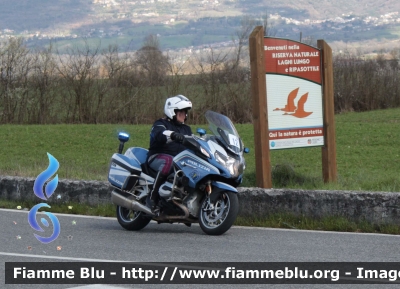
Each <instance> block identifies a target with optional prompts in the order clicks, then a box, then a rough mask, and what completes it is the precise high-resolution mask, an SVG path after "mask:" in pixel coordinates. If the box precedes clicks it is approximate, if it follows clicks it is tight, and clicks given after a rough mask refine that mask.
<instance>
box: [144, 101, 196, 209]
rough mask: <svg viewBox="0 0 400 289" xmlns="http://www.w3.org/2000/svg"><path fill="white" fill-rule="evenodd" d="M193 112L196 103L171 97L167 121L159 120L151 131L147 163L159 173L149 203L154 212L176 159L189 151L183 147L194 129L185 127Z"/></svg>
mask: <svg viewBox="0 0 400 289" xmlns="http://www.w3.org/2000/svg"><path fill="white" fill-rule="evenodd" d="M191 108H192V103H191V101H190V100H189V99H188V98H186V97H185V96H183V95H176V96H174V97H170V98H168V99H167V101H166V102H165V106H164V113H165V115H166V117H165V118H160V119H158V120H156V121H155V122H154V124H153V127H152V128H151V132H150V148H149V153H148V158H147V162H148V164H149V166H150V167H151V168H152V169H153V170H156V171H158V174H157V177H156V179H155V181H154V185H153V189H152V191H151V192H150V194H149V195H150V198H148V199H147V200H148V206H149V207H150V209H151V210H152V211H153V212H154V210H155V208H156V206H157V203H158V200H159V194H158V190H159V188H160V186H161V184H162V183H164V182H165V181H166V179H167V177H168V175H169V174H170V173H171V169H172V159H173V157H174V156H176V155H177V154H179V153H180V152H181V151H183V150H184V149H185V147H184V146H183V145H182V142H183V140H184V139H185V137H184V135H192V130H191V128H190V126H188V125H186V124H185V121H186V119H187V112H188V110H189V109H191Z"/></svg>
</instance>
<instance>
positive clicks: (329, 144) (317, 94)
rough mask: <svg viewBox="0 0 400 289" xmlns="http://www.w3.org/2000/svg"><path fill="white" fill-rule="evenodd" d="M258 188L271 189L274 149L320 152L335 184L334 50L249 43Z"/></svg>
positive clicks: (259, 34)
mask: <svg viewBox="0 0 400 289" xmlns="http://www.w3.org/2000/svg"><path fill="white" fill-rule="evenodd" d="M249 41H250V43H249V48H250V65H251V78H252V84H251V85H252V96H253V124H254V142H255V154H256V179H257V186H258V187H262V188H271V187H272V180H271V165H270V150H275V149H287V148H301V147H303V148H304V147H316V146H321V147H322V167H323V177H324V181H325V182H332V181H336V178H337V174H336V141H335V124H334V106H333V71H332V51H331V49H330V47H329V46H328V45H327V44H326V43H325V41H323V40H318V48H315V47H312V46H309V45H306V44H304V43H301V42H297V41H292V40H288V39H282V38H274V37H264V35H263V28H262V27H261V26H258V27H256V28H255V29H254V30H253V32H252V34H251V35H250V39H249Z"/></svg>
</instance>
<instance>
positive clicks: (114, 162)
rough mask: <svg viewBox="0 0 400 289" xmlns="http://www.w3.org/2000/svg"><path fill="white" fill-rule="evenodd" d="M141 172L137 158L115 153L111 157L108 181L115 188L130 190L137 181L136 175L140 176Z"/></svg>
mask: <svg viewBox="0 0 400 289" xmlns="http://www.w3.org/2000/svg"><path fill="white" fill-rule="evenodd" d="M141 172H142V168H141V167H140V164H139V162H138V161H137V160H135V159H131V158H128V157H127V156H125V155H122V154H117V153H115V154H113V156H112V157H111V163H110V169H109V172H108V181H109V182H110V183H111V184H112V185H113V186H115V187H117V188H120V189H123V190H130V189H131V188H132V187H133V186H134V185H135V183H136V182H137V181H138V178H137V176H140V174H141ZM127 178H129V179H127Z"/></svg>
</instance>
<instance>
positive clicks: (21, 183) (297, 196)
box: [0, 176, 400, 225]
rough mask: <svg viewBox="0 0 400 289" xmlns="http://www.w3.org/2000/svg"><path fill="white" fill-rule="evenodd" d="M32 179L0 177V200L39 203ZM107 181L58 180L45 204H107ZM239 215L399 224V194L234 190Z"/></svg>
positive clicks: (108, 194)
mask: <svg viewBox="0 0 400 289" xmlns="http://www.w3.org/2000/svg"><path fill="white" fill-rule="evenodd" d="M34 181H35V179H34V178H22V177H8V176H0V199H7V200H32V201H39V199H38V198H37V197H36V196H35V195H34V193H33V184H34ZM111 190H112V189H111V187H110V186H109V184H108V183H107V182H95V181H70V180H59V183H58V186H57V189H56V191H55V192H54V194H53V195H52V196H51V197H50V198H49V200H47V201H45V202H47V203H50V204H51V203H58V202H63V203H68V202H79V203H86V204H89V205H97V204H106V203H110V193H111ZM238 190H239V195H238V196H239V203H240V215H242V216H256V217H262V216H267V215H268V214H271V213H290V214H293V215H296V216H305V217H310V218H322V217H328V216H342V217H346V218H347V219H349V220H352V221H361V220H366V221H368V222H371V223H375V224H382V223H385V224H397V225H399V224H400V193H388V192H356V191H322V190H321V191H307V190H290V189H261V188H238Z"/></svg>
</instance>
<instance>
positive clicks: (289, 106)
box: [274, 87, 312, 118]
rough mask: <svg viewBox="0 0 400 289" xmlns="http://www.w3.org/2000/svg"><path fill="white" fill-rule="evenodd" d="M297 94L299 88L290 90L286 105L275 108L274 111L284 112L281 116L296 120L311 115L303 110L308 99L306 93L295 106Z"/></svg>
mask: <svg viewBox="0 0 400 289" xmlns="http://www.w3.org/2000/svg"><path fill="white" fill-rule="evenodd" d="M298 92H299V87H298V88H296V89H294V90H292V91H291V92H290V93H289V95H288V98H287V103H286V105H285V107H284V108H275V109H274V111H277V110H280V111H284V112H285V113H284V114H283V115H291V116H294V117H298V118H304V117H307V116H309V115H310V114H312V112H307V111H305V110H304V104H305V103H306V101H307V99H308V92H307V93H305V94H303V95H302V96H301V97H300V99H299V101H298V102H297V106H296V105H295V102H294V100H295V98H296V97H297V93H298Z"/></svg>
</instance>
